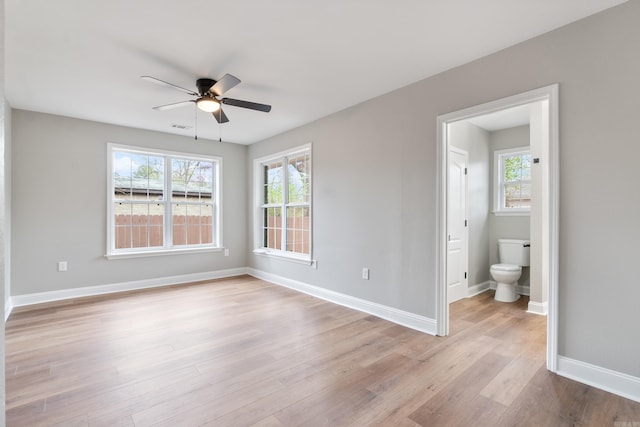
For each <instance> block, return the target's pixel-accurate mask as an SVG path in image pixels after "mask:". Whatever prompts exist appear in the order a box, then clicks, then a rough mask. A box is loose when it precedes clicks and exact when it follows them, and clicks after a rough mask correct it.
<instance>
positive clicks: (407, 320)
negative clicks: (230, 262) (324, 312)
mask: <svg viewBox="0 0 640 427" xmlns="http://www.w3.org/2000/svg"><path fill="white" fill-rule="evenodd" d="M247 270H248V271H247V274H249V275H251V276H253V277H256V278H258V279H261V280H264V281H267V282H270V283H273V284H276V285H280V286H284V287H286V288H289V289H293V290H295V291H298V292H302V293H305V294H308V295H311V296H314V297H316V298H320V299H323V300H325V301H329V302H332V303H334V304H338V305H342V306H344V307H349V308H352V309H354V310H358V311H362V312H364V313H368V314H372V315H374V316H377V317H380V318H383V319H386V320H389V321H391V322H393V323H397V324H399V325H402V326H406V327H407V328H411V329H415V330H417V331H420V332H425V333H427V334H430V335H436V321H435V319H431V318H429V317H425V316H420V315H417V314H414V313H409V312H408V311H404V310H399V309H397V308H393V307H388V306H386V305H382V304H377V303H375V302H371V301H367V300H363V299H360V298H356V297H353V296H351V295H346V294H342V293H340V292H335V291H331V290H328V289H324V288H320V287H318V286H313V285H309V284H307V283H303V282H299V281H297V280H293V279H288V278H286V277H283V276H279V275H277V274H272V273H267V272H265V271H261V270H256V269H254V268H248V269H247Z"/></svg>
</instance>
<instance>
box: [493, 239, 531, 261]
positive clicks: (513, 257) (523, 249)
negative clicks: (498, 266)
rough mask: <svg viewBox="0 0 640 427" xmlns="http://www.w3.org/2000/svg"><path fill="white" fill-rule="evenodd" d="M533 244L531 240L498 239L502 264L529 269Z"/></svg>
mask: <svg viewBox="0 0 640 427" xmlns="http://www.w3.org/2000/svg"><path fill="white" fill-rule="evenodd" d="M530 253H531V242H530V241H529V240H516V239H498V256H499V257H500V263H502V264H513V265H519V266H522V267H529V258H530Z"/></svg>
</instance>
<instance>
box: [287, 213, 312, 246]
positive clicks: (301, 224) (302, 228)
mask: <svg viewBox="0 0 640 427" xmlns="http://www.w3.org/2000/svg"><path fill="white" fill-rule="evenodd" d="M309 220H310V218H309V208H308V207H303V206H297V207H289V208H287V251H290V252H295V253H299V254H309V253H310V252H309V229H310V228H309V225H310V222H309Z"/></svg>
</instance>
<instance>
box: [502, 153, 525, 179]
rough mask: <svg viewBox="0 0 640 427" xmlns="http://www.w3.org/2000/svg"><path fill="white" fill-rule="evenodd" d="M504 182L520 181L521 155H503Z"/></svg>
mask: <svg viewBox="0 0 640 427" xmlns="http://www.w3.org/2000/svg"><path fill="white" fill-rule="evenodd" d="M503 173H504V176H503V179H504V182H513V181H520V180H521V179H522V157H521V156H520V155H517V156H505V157H504V170H503Z"/></svg>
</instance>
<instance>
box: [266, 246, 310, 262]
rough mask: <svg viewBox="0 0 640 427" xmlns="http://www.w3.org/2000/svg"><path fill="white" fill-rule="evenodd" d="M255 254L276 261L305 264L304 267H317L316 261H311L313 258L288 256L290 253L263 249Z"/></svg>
mask: <svg viewBox="0 0 640 427" xmlns="http://www.w3.org/2000/svg"><path fill="white" fill-rule="evenodd" d="M253 253H254V254H256V255H262V256H266V257H269V258H274V259H281V260H284V261H290V262H295V263H298V264H304V265H309V266H315V265H316V261H315V260H313V259H311V257H310V256H307V255H296V254H288V253H286V252H282V251H270V250H267V249H263V248H259V249H254V250H253Z"/></svg>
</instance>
